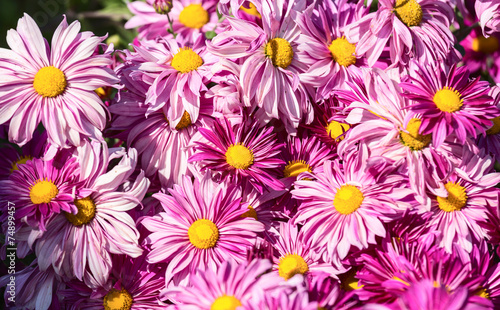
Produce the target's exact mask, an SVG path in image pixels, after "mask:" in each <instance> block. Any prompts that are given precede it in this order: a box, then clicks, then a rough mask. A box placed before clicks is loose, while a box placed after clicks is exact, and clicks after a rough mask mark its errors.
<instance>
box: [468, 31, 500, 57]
mask: <svg viewBox="0 0 500 310" xmlns="http://www.w3.org/2000/svg"><path fill="white" fill-rule="evenodd" d="M499 47H500V46H499V43H498V39H497V38H496V37H495V36H490V37H488V38H485V37H483V36H482V35H479V36H478V37H477V38H474V39H473V40H472V50H473V51H475V52H480V53H484V54H491V53H494V52H496V51H498V48H499Z"/></svg>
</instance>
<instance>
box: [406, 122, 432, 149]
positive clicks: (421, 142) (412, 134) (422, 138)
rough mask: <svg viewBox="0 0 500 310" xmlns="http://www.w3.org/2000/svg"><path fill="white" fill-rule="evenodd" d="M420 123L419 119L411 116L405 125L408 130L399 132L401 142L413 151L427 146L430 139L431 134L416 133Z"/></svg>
mask: <svg viewBox="0 0 500 310" xmlns="http://www.w3.org/2000/svg"><path fill="white" fill-rule="evenodd" d="M421 124H422V120H421V119H418V118H412V119H411V120H410V121H409V122H408V125H407V126H406V130H407V131H408V132H404V131H400V132H399V136H400V139H401V142H402V143H403V144H404V145H406V146H407V147H409V148H410V149H411V150H413V151H419V150H421V149H423V148H425V147H427V146H428V145H429V143H431V140H432V134H428V135H421V134H419V133H418V131H419V129H420V125H421Z"/></svg>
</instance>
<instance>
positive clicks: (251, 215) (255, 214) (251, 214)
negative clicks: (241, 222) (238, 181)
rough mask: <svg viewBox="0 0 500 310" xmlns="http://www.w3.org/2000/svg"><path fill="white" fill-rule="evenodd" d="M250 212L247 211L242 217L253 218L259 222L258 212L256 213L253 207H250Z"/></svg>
mask: <svg viewBox="0 0 500 310" xmlns="http://www.w3.org/2000/svg"><path fill="white" fill-rule="evenodd" d="M247 209H248V211H246V212H245V213H243V214H242V215H240V217H243V218H245V217H251V218H254V219H256V220H257V211H255V209H254V208H253V207H252V206H248V208H247Z"/></svg>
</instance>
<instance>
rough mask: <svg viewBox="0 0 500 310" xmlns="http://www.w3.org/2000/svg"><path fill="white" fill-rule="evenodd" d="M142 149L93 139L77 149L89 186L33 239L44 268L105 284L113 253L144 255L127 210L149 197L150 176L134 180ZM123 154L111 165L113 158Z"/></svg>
mask: <svg viewBox="0 0 500 310" xmlns="http://www.w3.org/2000/svg"><path fill="white" fill-rule="evenodd" d="M136 157H137V152H136V151H135V150H134V149H130V150H129V153H128V154H127V153H125V150H124V149H122V148H117V149H112V150H108V148H107V147H106V146H105V144H100V143H92V144H90V143H88V144H85V145H84V146H83V147H80V148H79V149H78V159H79V163H80V167H81V170H80V179H81V180H82V181H84V182H85V187H86V188H88V190H87V191H86V192H87V193H86V194H85V195H80V196H78V197H77V198H76V199H75V200H74V204H73V205H72V206H73V207H74V208H75V209H76V210H75V211H74V212H71V213H70V212H65V213H64V214H59V215H58V216H56V217H54V218H53V219H52V220H51V221H50V222H49V223H48V224H47V231H46V232H41V231H33V232H32V233H31V234H30V236H29V238H28V242H29V244H30V246H32V245H33V242H34V247H35V253H36V254H37V257H38V263H39V266H40V269H41V270H46V269H47V268H48V267H49V266H50V265H52V267H53V268H54V270H55V271H56V273H58V274H59V275H64V276H66V277H67V278H69V279H73V278H75V277H76V278H77V279H78V280H80V281H85V284H86V285H87V286H89V287H91V288H96V287H99V286H105V285H106V282H107V281H108V277H109V273H110V270H111V268H112V260H111V254H126V255H129V256H131V257H137V256H139V255H141V253H142V249H141V248H140V247H139V232H138V230H137V228H136V225H135V221H134V219H133V218H132V217H131V216H130V215H128V214H127V211H129V210H131V209H133V208H135V207H136V206H137V205H138V204H139V203H140V201H141V200H142V199H143V198H144V195H145V194H146V190H147V189H148V186H149V181H148V179H146V178H145V177H144V172H142V171H141V172H140V173H139V174H138V175H137V177H136V178H135V179H134V180H133V181H131V180H130V178H131V175H132V174H133V173H134V169H135V165H136ZM118 158H121V160H120V161H119V162H118V164H117V165H116V166H114V167H113V168H112V169H111V170H109V171H108V165H109V164H110V161H112V160H113V159H118Z"/></svg>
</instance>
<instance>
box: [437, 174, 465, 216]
mask: <svg viewBox="0 0 500 310" xmlns="http://www.w3.org/2000/svg"><path fill="white" fill-rule="evenodd" d="M444 187H445V188H446V191H447V192H448V197H437V202H438V204H439V208H440V209H441V210H443V211H446V212H452V211H460V210H461V209H462V208H463V207H465V205H466V204H467V193H466V192H465V188H464V187H463V186H460V185H459V184H458V183H455V182H451V181H450V182H448V183H446V184H445V185H444Z"/></svg>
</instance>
